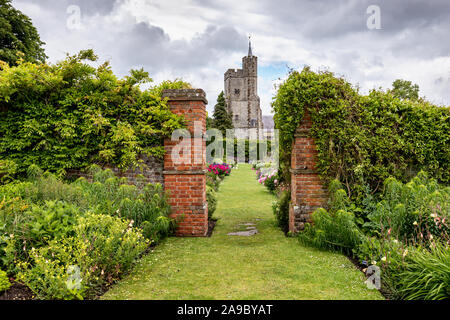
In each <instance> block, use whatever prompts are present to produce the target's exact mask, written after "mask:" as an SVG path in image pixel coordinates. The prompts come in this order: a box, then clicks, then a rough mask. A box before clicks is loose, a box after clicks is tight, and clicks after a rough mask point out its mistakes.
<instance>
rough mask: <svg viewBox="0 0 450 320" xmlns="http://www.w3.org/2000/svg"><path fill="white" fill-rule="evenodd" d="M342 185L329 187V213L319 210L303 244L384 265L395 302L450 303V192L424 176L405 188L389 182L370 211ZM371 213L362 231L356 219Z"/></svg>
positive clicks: (368, 203)
mask: <svg viewBox="0 0 450 320" xmlns="http://www.w3.org/2000/svg"><path fill="white" fill-rule="evenodd" d="M342 188H343V186H342V184H340V183H339V182H338V181H333V182H332V183H331V184H330V203H329V208H330V209H329V211H327V210H325V209H318V210H317V211H315V212H314V214H313V216H312V220H313V224H307V225H306V228H305V231H304V232H303V233H301V234H300V235H299V239H300V241H301V242H302V243H305V244H308V245H312V246H315V247H318V248H323V249H328V250H333V251H340V252H344V253H345V254H347V255H351V256H354V257H356V258H357V259H358V261H359V262H360V263H362V264H363V265H365V266H368V265H374V264H375V265H379V266H380V267H381V270H382V281H383V283H382V285H383V287H384V288H385V289H386V290H387V291H389V292H390V294H391V295H392V297H393V298H399V299H444V298H446V299H448V298H449V293H450V292H449V287H448V283H449V280H448V277H449V275H450V273H449V268H450V264H449V263H450V259H449V252H450V251H449V248H448V243H449V241H450V233H449V231H450V229H449V225H448V221H449V219H450V209H449V205H448V204H449V191H450V188H448V187H442V186H440V185H439V184H438V183H437V182H436V180H434V179H430V178H428V176H427V174H426V173H424V172H420V173H419V174H418V175H417V176H416V177H414V178H413V179H412V180H411V181H410V182H408V183H406V184H403V183H401V182H400V181H398V180H396V179H394V178H388V179H386V180H385V182H384V192H383V193H382V194H381V195H379V199H377V198H375V197H372V196H371V195H370V196H368V198H367V199H365V200H364V201H362V202H363V203H364V204H365V206H366V207H365V208H361V207H357V206H356V205H355V204H354V203H353V202H351V201H350V199H349V198H348V196H347V194H346V192H345V191H344V189H342ZM368 209H370V210H372V211H371V212H370V213H369V214H368V215H367V216H366V217H365V219H366V220H367V222H366V223H365V224H364V225H363V226H362V227H361V225H360V224H358V223H357V222H356V219H355V215H356V214H357V213H361V212H367V210H368Z"/></svg>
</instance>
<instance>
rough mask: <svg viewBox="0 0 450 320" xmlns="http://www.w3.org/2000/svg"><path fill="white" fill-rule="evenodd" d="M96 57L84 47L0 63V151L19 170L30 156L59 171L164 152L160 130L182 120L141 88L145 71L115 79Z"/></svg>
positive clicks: (129, 162) (135, 161)
mask: <svg viewBox="0 0 450 320" xmlns="http://www.w3.org/2000/svg"><path fill="white" fill-rule="evenodd" d="M96 60H97V56H95V54H94V53H93V51H92V50H86V51H81V52H80V53H79V54H77V55H73V56H68V57H67V58H66V59H65V60H64V61H60V62H58V63H57V64H54V65H46V64H32V63H21V64H19V65H18V66H16V67H9V66H7V65H2V66H1V67H0V69H1V70H0V109H1V110H3V112H2V116H1V117H0V136H2V139H1V140H0V158H1V159H3V160H9V161H14V162H15V163H16V164H17V166H18V168H17V171H18V173H19V174H22V175H23V174H25V171H26V169H27V168H28V167H29V166H30V165H33V164H35V165H38V166H39V167H41V168H42V169H44V170H49V171H51V172H56V173H59V174H63V173H64V172H65V171H66V170H68V169H84V168H87V167H89V166H90V165H91V164H92V163H98V164H109V165H114V166H118V167H119V168H121V169H124V168H128V167H129V166H137V165H139V164H141V161H140V160H139V157H140V155H152V156H157V157H161V156H162V155H163V153H164V148H163V139H164V137H168V136H170V134H171V133H172V132H173V130H174V129H177V128H181V127H182V126H183V122H184V120H183V118H182V117H180V116H177V115H175V114H173V113H172V112H171V111H170V109H169V108H168V106H167V105H166V102H165V101H164V100H162V99H161V97H160V96H157V95H155V93H152V89H151V90H147V91H141V90H140V89H139V86H140V85H141V84H144V83H148V82H150V81H151V79H150V78H149V75H148V73H146V72H144V71H143V70H132V71H131V74H130V75H129V76H127V77H125V78H123V79H118V78H117V77H116V76H115V75H114V74H113V73H112V71H111V68H110V66H109V63H108V62H106V63H104V64H102V65H100V66H98V67H93V66H92V65H93V64H94V62H95V61H96ZM170 85H172V84H170ZM158 90H159V89H156V88H154V89H153V91H154V92H156V91H158ZM0 112H1V111H0Z"/></svg>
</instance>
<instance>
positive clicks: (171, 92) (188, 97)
mask: <svg viewBox="0 0 450 320" xmlns="http://www.w3.org/2000/svg"><path fill="white" fill-rule="evenodd" d="M162 97H163V98H168V99H169V101H203V102H204V103H205V104H208V100H206V93H205V91H203V89H164V90H163V94H162Z"/></svg>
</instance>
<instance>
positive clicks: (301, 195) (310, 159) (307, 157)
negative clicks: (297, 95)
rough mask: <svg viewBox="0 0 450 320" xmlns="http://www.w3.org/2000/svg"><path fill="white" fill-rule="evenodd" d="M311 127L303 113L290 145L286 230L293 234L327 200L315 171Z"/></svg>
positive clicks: (315, 155)
mask: <svg viewBox="0 0 450 320" xmlns="http://www.w3.org/2000/svg"><path fill="white" fill-rule="evenodd" d="M311 127H312V121H311V117H310V115H309V114H308V113H305V116H304V117H303V120H302V122H301V124H300V126H299V127H298V128H297V130H296V133H295V137H294V141H293V144H292V155H291V198H292V200H291V205H290V209H289V231H291V232H293V233H297V232H299V231H301V230H303V229H304V227H305V223H307V222H310V221H311V214H312V213H313V212H314V211H315V210H316V209H318V208H321V207H326V205H327V202H328V193H327V190H326V188H325V186H324V184H323V182H322V181H321V179H320V177H319V174H318V173H317V172H316V164H317V161H318V158H317V148H316V145H315V143H314V139H313V138H311V137H310V131H311Z"/></svg>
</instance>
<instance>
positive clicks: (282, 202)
mask: <svg viewBox="0 0 450 320" xmlns="http://www.w3.org/2000/svg"><path fill="white" fill-rule="evenodd" d="M290 202H291V191H290V190H285V191H283V192H282V193H281V195H280V198H279V199H278V200H277V201H275V202H274V203H273V204H272V209H273V213H274V215H275V217H276V219H277V223H278V226H279V227H280V228H281V229H283V230H284V231H286V232H287V230H289V204H290Z"/></svg>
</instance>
